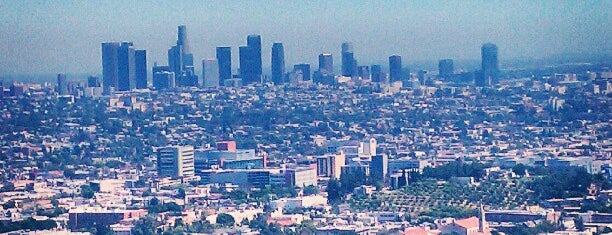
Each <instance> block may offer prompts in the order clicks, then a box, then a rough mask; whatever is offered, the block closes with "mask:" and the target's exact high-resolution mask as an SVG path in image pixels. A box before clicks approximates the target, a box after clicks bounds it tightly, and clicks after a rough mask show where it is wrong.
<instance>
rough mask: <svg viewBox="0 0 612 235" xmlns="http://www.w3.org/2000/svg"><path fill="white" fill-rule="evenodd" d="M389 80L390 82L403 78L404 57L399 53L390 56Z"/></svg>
mask: <svg viewBox="0 0 612 235" xmlns="http://www.w3.org/2000/svg"><path fill="white" fill-rule="evenodd" d="M389 80H390V82H397V81H401V80H402V57H401V56H399V55H392V56H389Z"/></svg>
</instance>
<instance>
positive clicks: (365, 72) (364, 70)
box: [357, 66, 370, 79]
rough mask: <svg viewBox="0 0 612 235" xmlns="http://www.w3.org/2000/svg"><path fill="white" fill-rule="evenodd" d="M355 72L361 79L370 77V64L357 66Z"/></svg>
mask: <svg viewBox="0 0 612 235" xmlns="http://www.w3.org/2000/svg"><path fill="white" fill-rule="evenodd" d="M357 73H358V74H359V77H360V78H361V79H370V66H359V67H357Z"/></svg>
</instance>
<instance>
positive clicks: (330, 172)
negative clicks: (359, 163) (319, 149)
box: [317, 154, 346, 179]
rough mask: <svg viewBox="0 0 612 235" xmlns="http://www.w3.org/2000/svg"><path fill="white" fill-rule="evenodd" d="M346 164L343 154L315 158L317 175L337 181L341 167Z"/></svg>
mask: <svg viewBox="0 0 612 235" xmlns="http://www.w3.org/2000/svg"><path fill="white" fill-rule="evenodd" d="M345 164H346V159H345V157H344V155H343V154H330V155H325V156H319V157H317V175H318V176H322V177H330V178H335V179H339V178H340V174H341V173H342V166H344V165H345Z"/></svg>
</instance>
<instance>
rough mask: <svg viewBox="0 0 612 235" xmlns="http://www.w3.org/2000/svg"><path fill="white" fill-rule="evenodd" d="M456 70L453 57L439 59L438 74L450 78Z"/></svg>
mask: <svg viewBox="0 0 612 235" xmlns="http://www.w3.org/2000/svg"><path fill="white" fill-rule="evenodd" d="M454 72H455V68H454V65H453V60H452V59H441V60H440V61H438V75H439V76H440V77H441V78H447V79H448V78H450V77H451V76H452V75H453V73H454Z"/></svg>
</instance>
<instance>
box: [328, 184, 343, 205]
mask: <svg viewBox="0 0 612 235" xmlns="http://www.w3.org/2000/svg"><path fill="white" fill-rule="evenodd" d="M325 191H326V192H327V199H328V200H329V201H330V202H331V203H337V202H339V201H340V200H341V199H342V195H341V194H340V182H338V180H336V179H334V178H332V179H330V180H329V182H328V183H327V189H326V190H325Z"/></svg>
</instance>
